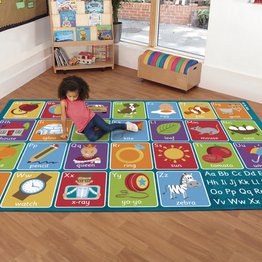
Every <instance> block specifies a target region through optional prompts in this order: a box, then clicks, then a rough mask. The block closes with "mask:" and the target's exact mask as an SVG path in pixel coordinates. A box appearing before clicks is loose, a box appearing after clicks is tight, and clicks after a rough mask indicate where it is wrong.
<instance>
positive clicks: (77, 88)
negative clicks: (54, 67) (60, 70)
mask: <svg viewBox="0 0 262 262" xmlns="http://www.w3.org/2000/svg"><path fill="white" fill-rule="evenodd" d="M58 97H59V98H60V105H61V121H62V127H63V134H62V135H61V137H62V138H68V132H67V129H66V117H67V116H68V117H69V118H70V119H71V120H72V121H73V122H74V124H75V127H76V130H77V133H82V134H84V135H85V136H86V137H87V138H88V139H89V140H90V141H96V140H97V139H99V138H100V137H102V136H103V135H104V134H106V133H108V132H111V131H113V130H117V129H122V130H128V131H133V132H137V131H138V126H137V125H136V124H134V123H131V122H126V123H121V124H119V123H113V124H108V123H106V122H105V121H104V120H103V118H101V117H100V116H99V115H97V114H95V113H94V112H93V111H92V110H91V109H89V108H88V107H87V105H86V103H85V99H88V98H89V86H88V84H87V83H86V82H85V81H84V80H83V79H82V78H80V77H77V76H69V77H66V78H64V79H63V80H62V82H61V84H60V86H59V88H58Z"/></svg>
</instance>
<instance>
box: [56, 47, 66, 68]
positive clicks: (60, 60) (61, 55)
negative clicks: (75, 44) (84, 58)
mask: <svg viewBox="0 0 262 262" xmlns="http://www.w3.org/2000/svg"><path fill="white" fill-rule="evenodd" d="M54 53H55V61H56V64H57V66H68V57H67V55H66V52H65V51H64V49H63V48H61V47H56V48H55V51H54Z"/></svg>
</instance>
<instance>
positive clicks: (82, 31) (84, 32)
mask: <svg viewBox="0 0 262 262" xmlns="http://www.w3.org/2000/svg"><path fill="white" fill-rule="evenodd" d="M90 39H91V38H90V27H89V26H77V27H76V41H90Z"/></svg>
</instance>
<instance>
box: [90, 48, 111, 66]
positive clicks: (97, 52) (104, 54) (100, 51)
mask: <svg viewBox="0 0 262 262" xmlns="http://www.w3.org/2000/svg"><path fill="white" fill-rule="evenodd" d="M92 53H93V56H94V57H95V59H96V61H97V62H107V61H108V57H109V47H108V45H93V46H92Z"/></svg>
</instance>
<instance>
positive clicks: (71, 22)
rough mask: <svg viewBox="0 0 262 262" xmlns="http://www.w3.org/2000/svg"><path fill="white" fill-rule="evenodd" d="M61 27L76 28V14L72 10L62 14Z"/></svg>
mask: <svg viewBox="0 0 262 262" xmlns="http://www.w3.org/2000/svg"><path fill="white" fill-rule="evenodd" d="M60 26H61V27H75V26H76V12H75V11H72V10H67V11H61V12H60Z"/></svg>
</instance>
